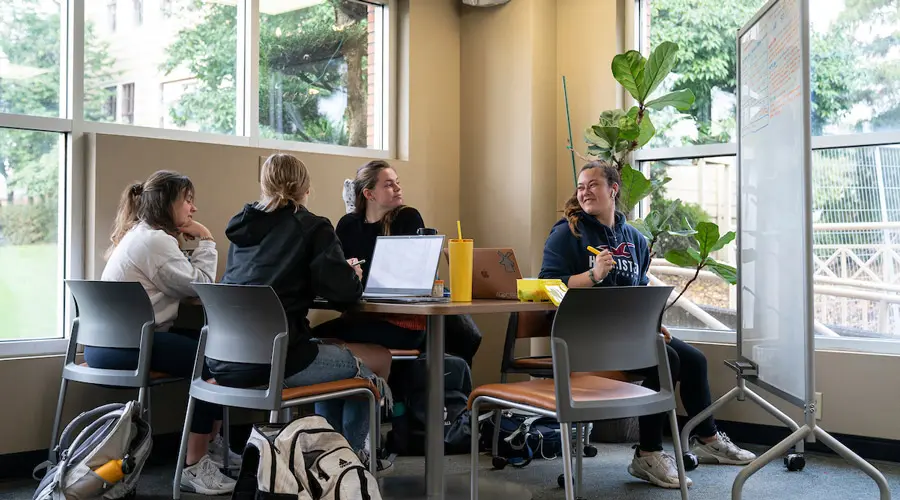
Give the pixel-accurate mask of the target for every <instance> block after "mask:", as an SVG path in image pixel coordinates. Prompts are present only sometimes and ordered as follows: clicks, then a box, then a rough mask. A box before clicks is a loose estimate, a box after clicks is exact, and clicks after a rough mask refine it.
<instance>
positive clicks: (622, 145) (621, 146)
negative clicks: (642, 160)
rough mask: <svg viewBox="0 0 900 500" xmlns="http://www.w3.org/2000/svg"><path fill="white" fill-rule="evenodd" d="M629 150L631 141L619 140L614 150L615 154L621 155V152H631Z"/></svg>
mask: <svg viewBox="0 0 900 500" xmlns="http://www.w3.org/2000/svg"><path fill="white" fill-rule="evenodd" d="M620 137H621V136H620ZM630 148H631V141H625V140H622V139H621V138H620V139H619V142H617V143H616V148H615V150H616V153H621V152H623V151H625V152H626V154H627V153H628V152H630V151H631V149H630Z"/></svg>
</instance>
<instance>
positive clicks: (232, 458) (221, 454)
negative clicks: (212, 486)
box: [209, 434, 243, 469]
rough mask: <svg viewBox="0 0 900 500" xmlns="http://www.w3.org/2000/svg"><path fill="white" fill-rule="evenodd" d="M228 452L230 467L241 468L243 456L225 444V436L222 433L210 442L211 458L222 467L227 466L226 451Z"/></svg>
mask: <svg viewBox="0 0 900 500" xmlns="http://www.w3.org/2000/svg"><path fill="white" fill-rule="evenodd" d="M226 451H227V452H228V468H229V469H240V468H241V462H242V461H243V459H242V457H241V456H240V455H238V454H237V453H235V452H233V451H231V450H229V449H228V447H227V446H225V438H223V437H222V435H221V434H219V435H218V436H216V438H215V439H213V440H212V441H210V442H209V458H211V459H212V461H213V462H214V463H215V464H216V465H218V466H219V467H220V468H222V467H225V452H226Z"/></svg>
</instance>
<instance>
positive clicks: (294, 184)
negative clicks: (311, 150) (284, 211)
mask: <svg viewBox="0 0 900 500" xmlns="http://www.w3.org/2000/svg"><path fill="white" fill-rule="evenodd" d="M259 182H260V188H261V191H262V195H261V197H260V199H259V201H258V202H256V205H257V207H259V209H260V210H262V211H264V212H274V211H275V210H278V209H279V208H282V207H284V206H287V205H288V204H289V203H293V204H294V210H295V211H296V210H299V208H300V205H302V204H303V203H302V201H303V197H304V196H305V195H306V193H307V192H309V184H310V179H309V170H308V169H307V168H306V165H305V164H304V163H303V162H302V161H300V159H299V158H297V157H296V156H293V155H289V154H284V153H275V154H273V155H272V156H269V157H268V158H266V161H265V163H263V166H262V172H261V175H260V180H259Z"/></svg>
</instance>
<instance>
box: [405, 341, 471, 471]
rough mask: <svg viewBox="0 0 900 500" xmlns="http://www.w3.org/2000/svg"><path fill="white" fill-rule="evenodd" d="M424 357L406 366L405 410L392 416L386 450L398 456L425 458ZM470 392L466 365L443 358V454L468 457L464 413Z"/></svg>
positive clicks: (467, 421) (467, 423)
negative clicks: (408, 384)
mask: <svg viewBox="0 0 900 500" xmlns="http://www.w3.org/2000/svg"><path fill="white" fill-rule="evenodd" d="M426 361H427V360H426V358H425V355H424V354H423V355H420V356H419V357H418V358H416V359H415V360H413V361H411V362H410V363H409V367H408V370H409V372H408V374H407V376H406V377H404V378H405V379H406V380H408V381H410V386H409V387H408V388H407V390H406V391H404V392H405V393H406V395H405V397H404V398H403V399H404V404H405V410H404V411H403V412H402V413H400V412H396V411H395V413H394V416H393V418H392V420H391V423H392V429H391V431H390V432H389V433H388V438H387V447H388V450H389V451H391V452H393V453H396V454H398V455H408V456H422V455H424V454H425V412H426V406H427V382H428V373H427V370H426ZM471 392H472V372H471V370H470V369H469V365H468V363H466V362H465V361H464V360H463V359H461V358H459V357H457V356H454V355H452V354H444V454H446V455H456V454H465V453H469V448H470V446H471V441H470V440H471V427H470V425H471V424H470V413H469V410H468V409H467V406H468V403H469V394H470V393H471Z"/></svg>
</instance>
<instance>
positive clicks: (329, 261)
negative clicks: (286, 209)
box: [310, 220, 363, 304]
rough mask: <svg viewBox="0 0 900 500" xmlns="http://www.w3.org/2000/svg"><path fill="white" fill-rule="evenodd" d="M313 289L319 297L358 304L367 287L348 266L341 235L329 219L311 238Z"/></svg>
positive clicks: (342, 302) (336, 301)
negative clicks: (339, 236) (338, 235)
mask: <svg viewBox="0 0 900 500" xmlns="http://www.w3.org/2000/svg"><path fill="white" fill-rule="evenodd" d="M310 252H311V257H312V259H311V262H310V271H311V276H312V288H313V290H314V291H315V293H316V295H318V296H321V297H322V298H324V299H326V300H328V301H330V302H335V303H338V304H349V303H353V302H357V301H358V300H359V298H360V297H361V296H362V292H363V287H362V283H361V282H360V281H359V278H358V277H357V276H356V272H355V271H354V270H353V268H352V267H351V266H350V265H349V264H347V260H346V259H345V258H344V251H343V250H342V249H341V243H340V241H338V238H337V235H336V234H335V232H334V229H333V228H332V226H331V223H330V222H328V221H327V220H325V221H323V223H322V224H319V225H318V227H316V228H315V229H314V230H313V234H312V236H311V248H310Z"/></svg>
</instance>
